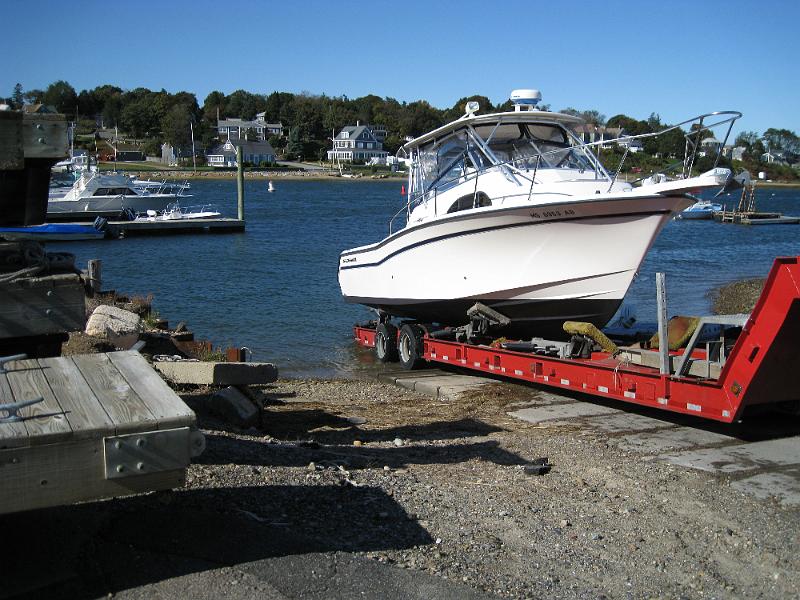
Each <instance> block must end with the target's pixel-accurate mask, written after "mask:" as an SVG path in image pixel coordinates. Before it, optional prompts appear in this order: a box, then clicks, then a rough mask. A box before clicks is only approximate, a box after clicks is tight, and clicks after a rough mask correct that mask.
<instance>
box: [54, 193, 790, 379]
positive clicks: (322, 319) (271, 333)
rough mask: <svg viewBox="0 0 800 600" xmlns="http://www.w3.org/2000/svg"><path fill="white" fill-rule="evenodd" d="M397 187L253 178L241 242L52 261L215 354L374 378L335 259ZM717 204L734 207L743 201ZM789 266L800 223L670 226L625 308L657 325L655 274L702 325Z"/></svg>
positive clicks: (85, 249) (217, 201) (382, 230)
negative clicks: (719, 304)
mask: <svg viewBox="0 0 800 600" xmlns="http://www.w3.org/2000/svg"><path fill="white" fill-rule="evenodd" d="M401 185H402V182H401V181H399V180H393V181H377V180H375V181H372V180H371V181H355V182H354V181H345V180H331V181H303V180H300V181H289V180H281V179H277V180H276V181H275V187H276V190H275V192H273V193H269V192H268V191H267V180H266V179H258V180H255V179H254V180H248V181H246V182H245V196H246V199H245V205H246V208H245V211H246V214H245V217H246V221H247V230H246V232H244V233H238V234H217V235H215V234H191V235H175V236H156V237H130V238H128V239H122V240H114V241H109V240H104V241H94V242H73V243H70V244H55V243H52V244H48V250H56V251H66V252H72V253H73V254H75V255H76V257H77V261H78V263H79V264H80V265H82V266H83V268H85V265H86V263H87V261H88V260H90V259H94V258H97V259H101V260H102V262H103V288H104V289H114V290H117V292H119V293H122V294H125V295H138V296H147V295H148V294H153V304H154V306H155V308H156V310H157V311H158V312H159V314H160V315H161V316H162V317H164V318H167V319H169V320H170V321H171V322H172V323H173V324H174V323H175V322H177V321H179V320H182V321H186V322H187V324H188V326H189V327H190V329H191V330H192V331H194V332H195V335H196V337H197V338H198V339H208V340H210V341H211V342H212V343H213V344H214V346H215V347H220V348H225V347H229V346H246V347H248V348H250V349H251V351H252V353H253V360H259V361H270V362H274V363H275V364H277V365H278V367H279V369H280V371H281V374H282V375H283V376H302V377H330V376H340V375H341V376H348V375H353V374H355V373H356V372H358V371H360V370H363V369H364V368H369V366H368V365H365V364H364V362H363V361H364V356H363V353H361V352H359V351H358V350H357V349H356V348H355V345H354V344H353V342H352V325H353V323H355V322H360V321H365V320H368V319H370V318H372V317H373V316H374V315H373V313H371V312H370V311H369V310H367V309H366V308H364V307H360V306H356V305H349V304H346V303H345V302H344V301H343V300H342V298H341V295H340V292H339V286H338V282H337V265H338V256H339V252H341V251H342V250H343V249H347V248H352V247H355V246H360V245H365V244H369V243H372V242H375V241H378V240H380V239H381V238H383V237H384V236H385V235H386V234H387V232H388V224H389V220H390V218H391V217H392V215H394V214H395V213H396V212H397V211H398V210H400V209H401V208H402V206H403V203H404V197H403V196H401ZM190 191H191V194H192V198H190V199H187V200H186V201H184V202H183V204H185V205H200V204H209V203H210V204H214V205H215V206H216V207H217V210H219V211H220V212H222V213H223V214H224V215H225V216H236V183H235V181H234V180H222V181H221V180H209V181H206V180H193V181H192V186H191V190H190ZM757 197H758V203H759V209H760V210H764V211H779V212H783V213H784V214H787V215H800V189H796V188H794V189H793V188H766V187H765V188H762V189H759V190H758V193H757ZM721 200H722V201H723V202H726V203H727V204H728V208H731V207H732V206H734V205H735V204H736V202H737V201H738V193H733V194H731V195H730V196H728V197H725V198H722V199H721ZM597 251H598V252H601V253H602V252H603V249H602V248H598V249H597ZM793 255H800V226H797V225H767V226H757V227H746V226H740V225H727V224H726V225H722V224H719V223H715V222H713V221H673V222H670V223H669V225H667V227H666V228H665V229H664V231H663V232H662V233H661V235H660V236H659V238H658V239H657V240H656V242H655V245H654V246H653V248H652V249H651V251H650V253H649V254H648V256H647V258H646V259H645V261H644V264H643V265H642V268H641V270H640V273H639V276H638V277H637V278H636V280H635V281H634V283H633V285H632V287H631V289H630V291H629V293H628V296H627V297H626V301H625V304H627V305H631V306H633V307H635V308H634V312H635V314H636V315H637V317H638V318H639V319H640V320H642V321H653V320H655V314H656V309H655V283H654V274H655V273H656V271H662V272H664V273H666V274H667V290H668V297H669V312H670V314H677V313H680V314H705V313H707V312H709V310H710V304H711V303H710V300H709V297H708V293H709V292H710V291H711V290H712V289H713V288H715V287H716V286H718V285H721V284H724V283H727V282H730V281H733V280H736V279H741V278H745V277H762V276H764V275H766V274H767V272H768V271H769V268H770V266H771V264H772V261H773V259H774V257H776V256H793ZM509 259H510V260H513V257H509ZM420 268H421V269H424V268H425V265H420Z"/></svg>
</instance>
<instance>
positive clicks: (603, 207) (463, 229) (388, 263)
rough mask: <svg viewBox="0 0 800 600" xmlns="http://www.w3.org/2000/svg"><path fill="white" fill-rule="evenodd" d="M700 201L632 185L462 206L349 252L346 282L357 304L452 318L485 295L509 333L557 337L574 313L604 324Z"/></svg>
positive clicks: (342, 269) (451, 321)
mask: <svg viewBox="0 0 800 600" xmlns="http://www.w3.org/2000/svg"><path fill="white" fill-rule="evenodd" d="M692 202H693V200H691V199H689V198H688V197H686V196H684V195H682V194H675V195H672V196H661V195H655V196H652V195H651V196H637V195H636V194H630V193H628V194H625V195H624V196H619V197H612V198H608V197H606V198H603V199H586V200H584V201H581V200H574V199H571V200H569V201H567V202H561V203H551V204H547V205H537V206H530V205H529V206H525V207H516V208H505V209H504V208H500V209H492V208H489V209H486V208H484V209H476V210H470V211H464V212H459V213H455V214H453V215H448V216H446V217H442V218H439V219H435V220H432V221H429V222H427V223H425V224H422V225H419V226H416V227H410V228H406V229H404V230H403V231H400V232H398V233H396V234H394V235H392V236H390V237H389V238H386V239H385V240H383V241H382V242H380V243H378V244H374V245H371V246H365V247H362V248H356V249H353V250H348V251H345V252H343V253H342V255H341V257H340V264H339V283H340V285H341V289H342V294H343V295H344V297H345V299H346V300H347V301H349V302H355V303H360V304H365V305H367V306H372V307H375V308H378V309H380V310H383V311H385V312H387V313H389V314H390V315H394V316H400V317H409V318H413V319H417V320H420V321H424V322H438V323H443V324H447V325H460V324H464V323H465V322H466V321H467V317H466V310H467V309H468V308H469V307H470V306H472V304H474V303H475V302H478V301H480V302H483V303H484V304H487V305H489V306H491V307H493V308H495V309H496V310H498V311H499V312H501V313H503V314H504V315H506V316H508V317H509V318H511V319H512V322H511V325H509V326H508V327H506V328H504V329H503V330H502V333H503V335H507V336H508V337H518V338H525V337H532V336H534V335H541V336H555V335H558V334H559V333H562V332H561V324H562V323H563V321H565V320H580V321H588V322H592V323H594V324H596V325H598V326H602V325H605V323H606V322H608V320H609V319H610V318H611V317H612V316H613V314H614V312H616V310H617V308H618V306H619V304H620V302H621V301H622V299H623V298H624V296H625V294H626V292H627V291H628V287H629V286H630V284H631V281H632V280H633V277H634V276H635V274H636V272H637V271H638V269H639V266H640V265H641V263H642V260H643V259H644V257H645V254H646V253H647V251H648V249H649V248H650V246H651V245H652V244H653V242H654V240H655V238H656V236H657V235H658V233H659V232H660V231H661V229H662V228H663V227H664V225H665V224H666V223H667V222H668V221H669V219H670V218H671V216H672V214H673V213H674V212H676V211H680V210H681V209H683V208H685V207H686V206H688V205H689V204H691V203H692ZM562 334H563V333H562Z"/></svg>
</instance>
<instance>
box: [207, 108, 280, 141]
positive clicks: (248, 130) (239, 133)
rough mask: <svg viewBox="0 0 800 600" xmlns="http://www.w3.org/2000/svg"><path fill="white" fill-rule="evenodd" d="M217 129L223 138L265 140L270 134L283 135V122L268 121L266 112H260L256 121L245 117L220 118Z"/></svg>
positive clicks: (220, 137)
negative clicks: (247, 119)
mask: <svg viewBox="0 0 800 600" xmlns="http://www.w3.org/2000/svg"><path fill="white" fill-rule="evenodd" d="M217 131H218V132H219V139H221V140H231V139H233V140H241V139H248V138H249V139H255V140H258V141H261V142H264V141H266V140H268V139H269V138H270V136H273V135H277V136H281V135H283V123H267V121H266V113H263V112H261V113H258V114H257V115H256V118H255V120H254V121H246V120H244V119H220V120H219V121H217Z"/></svg>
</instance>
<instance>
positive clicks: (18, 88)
mask: <svg viewBox="0 0 800 600" xmlns="http://www.w3.org/2000/svg"><path fill="white" fill-rule="evenodd" d="M23 104H25V99H24V95H23V93H22V84H21V83H18V84H17V85H15V86H14V92H13V93H12V94H11V107H12V108H16V109H17V110H19V109H20V108H22V105H23Z"/></svg>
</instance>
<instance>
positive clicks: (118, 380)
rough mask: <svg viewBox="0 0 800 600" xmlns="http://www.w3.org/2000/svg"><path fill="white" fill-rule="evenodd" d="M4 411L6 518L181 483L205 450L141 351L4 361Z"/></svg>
mask: <svg viewBox="0 0 800 600" xmlns="http://www.w3.org/2000/svg"><path fill="white" fill-rule="evenodd" d="M36 398H42V401H41V402H39V403H36V404H33V405H30V406H25V407H22V408H19V409H13V408H12V409H9V408H8V406H7V405H8V404H10V403H20V402H21V403H24V402H26V401H30V400H34V399H36ZM0 405H6V407H5V408H4V407H3V406H0V467H2V474H3V479H2V486H0V514H3V513H11V512H19V511H23V510H31V509H35V508H44V507H49V506H57V505H62V504H71V503H73V502H79V501H86V500H96V499H100V498H109V497H114V496H122V495H127V494H133V493H139V492H146V491H151V490H163V489H171V488H175V487H180V486H182V485H183V484H184V482H185V477H186V468H187V467H188V465H189V461H190V459H191V457H192V456H197V455H198V454H200V452H202V450H203V448H204V446H205V442H204V438H203V436H202V434H201V433H199V432H198V431H197V430H196V429H195V428H194V424H195V415H194V413H193V412H192V410H191V409H189V407H188V406H186V404H184V403H183V401H182V400H181V399H180V398H179V397H178V396H177V395H176V394H175V393H174V392H173V391H172V390H171V389H170V388H169V386H167V384H166V383H164V381H163V380H162V379H161V378H160V377H159V376H158V375H157V374H156V372H155V371H154V370H153V369H152V368H151V367H150V365H148V364H147V362H146V361H145V359H144V358H143V357H142V356H141V355H140V354H139V353H138V352H130V351H129V352H112V353H107V354H87V355H80V356H72V357H59V358H41V359H31V360H16V361H11V362H7V363H5V364H4V365H2V367H0ZM9 417H11V418H10V419H9Z"/></svg>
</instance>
